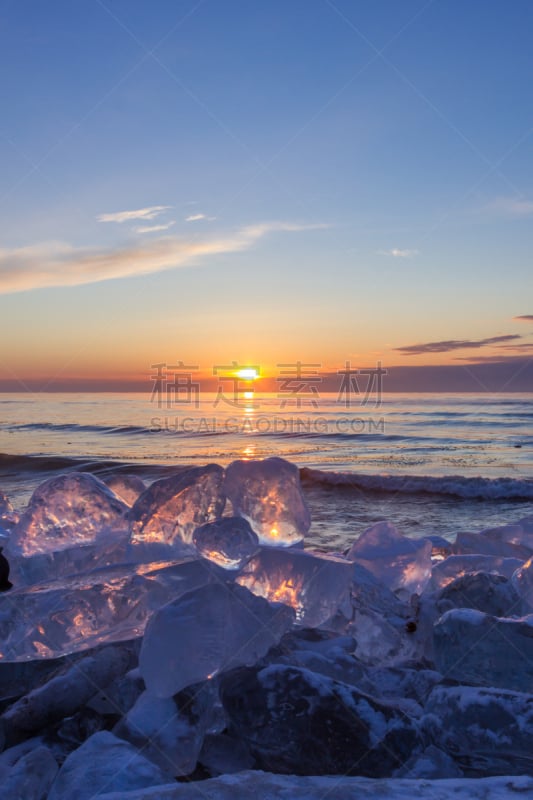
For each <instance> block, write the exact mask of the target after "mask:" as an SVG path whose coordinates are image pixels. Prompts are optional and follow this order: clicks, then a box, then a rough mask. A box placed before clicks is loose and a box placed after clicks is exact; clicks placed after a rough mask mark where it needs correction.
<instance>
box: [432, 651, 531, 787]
mask: <svg viewBox="0 0 533 800" xmlns="http://www.w3.org/2000/svg"><path fill="white" fill-rule="evenodd" d="M510 668H511V669H512V666H511V667H510ZM426 713H427V715H428V716H427V718H426V728H427V731H428V733H429V735H430V736H431V737H432V738H433V739H434V740H435V742H436V744H437V746H438V747H440V748H441V749H442V750H445V751H446V752H448V753H449V754H450V755H451V756H453V758H454V760H455V761H456V763H457V764H459V766H460V767H461V768H462V769H463V770H464V772H465V774H466V775H468V776H469V777H483V776H485V775H516V774H517V773H518V774H520V773H524V772H525V773H529V774H531V773H532V772H533V751H532V749H531V740H532V737H533V697H532V696H531V695H527V694H522V693H520V692H510V691H505V690H502V689H481V688H477V687H472V686H437V687H435V689H434V690H433V692H432V693H431V695H430V697H429V699H428V702H427V705H426Z"/></svg>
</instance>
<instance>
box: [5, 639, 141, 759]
mask: <svg viewBox="0 0 533 800" xmlns="http://www.w3.org/2000/svg"><path fill="white" fill-rule="evenodd" d="M131 658H132V654H131V651H130V650H128V649H127V648H126V647H114V646H112V647H104V648H102V649H101V650H100V651H99V652H97V653H95V654H92V655H89V656H86V657H85V658H82V659H80V660H79V661H77V662H76V663H75V664H74V665H73V666H71V667H70V668H68V665H67V668H66V669H64V670H63V671H61V672H60V674H58V675H56V676H55V677H53V678H52V679H51V680H49V681H47V682H46V683H45V684H44V685H42V686H39V687H38V688H36V689H34V690H33V691H31V692H30V693H29V694H28V695H25V696H24V697H22V699H21V700H19V701H17V702H16V703H14V704H13V705H12V706H10V707H9V708H8V710H7V711H6V712H5V713H4V714H3V716H2V719H3V721H4V724H5V728H6V732H7V735H8V744H10V743H11V744H13V743H15V742H16V741H17V740H18V739H19V738H20V737H24V736H25V737H27V736H29V735H31V734H32V733H39V732H40V731H41V730H42V729H43V728H45V727H46V726H47V725H50V724H52V723H54V722H59V721H60V720H62V719H63V718H64V717H69V716H71V715H72V714H74V713H75V712H76V711H77V710H78V709H79V708H81V707H82V706H83V705H84V704H85V703H87V702H88V700H90V699H91V697H92V696H93V695H94V692H95V688H96V687H104V686H107V685H108V684H109V683H110V682H111V681H112V680H113V679H114V678H116V677H117V676H118V675H122V674H123V673H125V672H126V670H127V669H128V667H129V665H130V660H131Z"/></svg>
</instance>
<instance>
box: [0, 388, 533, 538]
mask: <svg viewBox="0 0 533 800" xmlns="http://www.w3.org/2000/svg"><path fill="white" fill-rule="evenodd" d="M186 399H187V398H186ZM358 399H360V398H358ZM532 422H533V395H531V394H509V393H507V394H500V395H487V394H480V395H472V394H468V395H467V394H453V395H448V396H442V395H440V394H439V395H436V394H411V395H406V394H405V395H404V394H389V395H386V396H383V397H382V398H381V401H380V402H377V401H376V402H369V403H366V404H365V402H364V399H362V400H361V401H360V402H358V403H357V405H348V406H347V405H346V403H344V402H340V401H339V398H338V397H337V396H336V395H322V396H321V397H320V399H319V400H317V399H314V398H313V397H302V398H300V397H298V396H296V397H292V398H290V400H284V399H281V400H280V398H279V396H277V395H264V396H260V395H258V394H257V393H256V394H254V395H253V394H251V393H247V394H246V396H245V395H243V396H239V397H235V398H234V397H229V398H228V397H218V398H217V396H216V395H204V396H203V397H202V399H201V400H199V401H198V402H197V403H195V401H194V398H189V399H188V402H184V403H177V402H176V400H175V398H170V400H169V401H168V403H167V400H165V401H164V402H163V401H162V400H161V398H160V397H157V396H154V397H151V396H150V392H146V393H137V394H107V393H94V394H72V393H69V394H51V393H41V394H31V393H24V394H1V395H0V453H2V455H0V490H1V491H3V492H5V493H6V494H7V495H8V497H9V498H10V499H11V501H12V503H13V505H14V506H15V508H17V509H21V508H23V507H24V505H25V503H26V502H27V501H28V499H29V497H30V496H31V493H32V492H33V490H34V489H35V488H36V486H37V485H39V483H41V482H42V481H44V480H46V479H47V478H49V477H52V476H53V475H57V474H60V473H61V472H65V471H68V470H73V469H77V470H84V471H90V472H93V473H95V474H98V475H100V476H103V475H108V474H110V473H111V472H118V471H119V472H122V473H132V474H136V475H138V476H140V477H141V478H143V479H144V480H145V481H146V482H147V483H149V482H151V481H153V480H154V479H156V478H159V477H163V476H165V475H168V474H170V473H171V472H172V471H173V470H175V469H176V468H177V467H179V468H184V467H186V466H188V465H190V466H198V465H200V464H206V463H210V462H215V463H218V464H221V465H223V466H225V465H227V464H229V463H230V462H231V461H234V460H236V459H262V458H267V457H269V456H279V457H282V458H285V459H287V460H289V461H292V462H293V463H295V464H297V465H298V466H299V468H300V470H301V473H300V474H301V478H302V484H303V488H304V493H305V495H306V498H307V501H308V503H309V506H310V509H311V514H312V520H313V522H312V526H311V530H310V532H309V535H308V537H307V544H308V546H311V547H315V548H317V549H321V550H325V551H334V550H344V549H346V547H348V546H349V545H350V544H351V543H352V542H353V540H354V539H355V538H357V537H358V536H359V534H360V533H361V532H362V530H364V529H365V528H366V527H368V526H369V525H371V524H373V523H375V522H377V521H380V520H385V519H386V520H389V521H391V522H393V523H394V524H395V525H397V527H398V528H399V529H400V530H401V531H402V532H403V533H404V534H406V535H408V536H413V537H419V536H425V535H428V534H437V535H441V536H444V537H445V538H448V539H452V538H453V537H454V534H455V533H456V532H457V531H464V530H468V531H472V532H477V531H480V530H483V529H485V528H489V527H493V526H496V525H500V524H505V523H512V522H515V521H517V520H519V519H521V518H523V517H525V516H527V515H531V514H533V463H532V458H531V452H532V445H533V430H532Z"/></svg>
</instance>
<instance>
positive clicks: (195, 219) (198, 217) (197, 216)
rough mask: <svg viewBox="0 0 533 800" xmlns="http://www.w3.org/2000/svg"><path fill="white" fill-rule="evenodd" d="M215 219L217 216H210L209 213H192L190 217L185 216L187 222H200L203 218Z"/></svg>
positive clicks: (211, 220)
mask: <svg viewBox="0 0 533 800" xmlns="http://www.w3.org/2000/svg"><path fill="white" fill-rule="evenodd" d="M215 219H216V217H208V216H207V214H190V215H189V216H188V217H185V222H200V221H201V220H205V221H206V222H213V220H215Z"/></svg>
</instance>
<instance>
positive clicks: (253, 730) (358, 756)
mask: <svg viewBox="0 0 533 800" xmlns="http://www.w3.org/2000/svg"><path fill="white" fill-rule="evenodd" d="M221 699H222V703H223V705H224V709H225V711H226V713H227V715H228V717H229V719H230V720H231V726H230V729H229V730H230V733H231V734H232V735H235V736H237V737H239V738H242V739H243V740H244V742H245V744H246V745H247V747H248V748H249V750H250V752H251V753H252V755H253V756H254V757H255V758H256V760H257V764H258V767H259V768H260V769H263V770H267V771H270V772H277V773H282V774H290V773H293V774H297V775H327V774H343V775H366V776H368V777H376V778H380V777H385V776H387V775H391V773H392V772H393V771H394V770H395V769H398V768H399V767H401V766H402V764H404V763H405V761H406V760H407V759H408V758H409V757H410V756H411V754H412V753H413V751H415V750H416V749H417V748H418V747H419V746H420V744H421V740H420V736H419V732H418V729H417V726H416V724H415V722H414V721H413V720H412V719H411V718H410V717H408V716H407V715H406V714H404V713H402V712H401V711H400V710H399V709H398V708H396V707H394V706H389V705H385V704H383V703H380V702H378V701H377V700H375V699H374V698H372V697H370V696H369V695H366V694H363V693H362V692H360V691H358V690H357V689H355V688H354V687H352V686H348V685H347V684H344V683H340V682H338V681H334V680H332V679H331V678H327V677H324V676H322V675H318V674H316V673H314V672H311V671H309V670H305V669H299V668H297V667H291V666H281V665H274V666H270V667H266V668H265V669H262V670H260V671H257V670H256V669H241V670H236V671H235V672H233V673H229V674H228V675H227V676H224V677H223V679H222V680H221Z"/></svg>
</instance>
